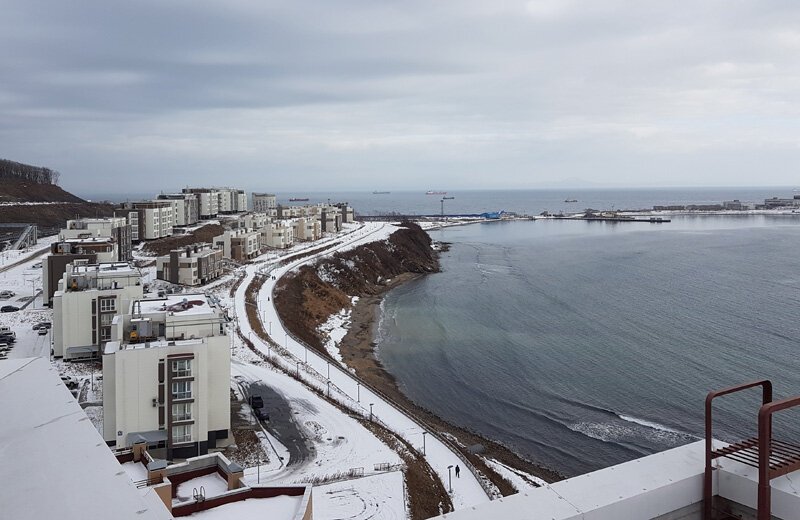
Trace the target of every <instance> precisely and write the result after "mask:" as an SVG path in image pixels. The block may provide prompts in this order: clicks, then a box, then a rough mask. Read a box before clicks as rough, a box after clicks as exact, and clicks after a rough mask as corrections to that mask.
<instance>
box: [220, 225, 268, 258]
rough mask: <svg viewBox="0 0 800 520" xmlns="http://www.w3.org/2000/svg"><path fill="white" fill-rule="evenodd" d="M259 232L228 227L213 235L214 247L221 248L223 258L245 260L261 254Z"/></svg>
mask: <svg viewBox="0 0 800 520" xmlns="http://www.w3.org/2000/svg"><path fill="white" fill-rule="evenodd" d="M260 237H261V233H260V232H258V231H248V230H246V229H233V230H231V229H229V230H227V231H225V233H223V234H221V235H218V236H216V237H214V247H216V248H217V249H222V252H223V255H224V257H225V258H230V259H233V260H236V261H237V262H246V261H248V260H252V259H253V258H255V257H257V256H258V255H259V254H261V239H260Z"/></svg>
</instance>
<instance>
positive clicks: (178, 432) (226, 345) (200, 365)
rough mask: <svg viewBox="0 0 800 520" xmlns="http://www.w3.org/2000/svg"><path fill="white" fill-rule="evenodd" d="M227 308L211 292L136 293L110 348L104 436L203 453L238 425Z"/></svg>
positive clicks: (170, 453) (178, 454)
mask: <svg viewBox="0 0 800 520" xmlns="http://www.w3.org/2000/svg"><path fill="white" fill-rule="evenodd" d="M227 321H228V318H227V315H226V314H225V312H224V311H223V310H222V309H221V308H220V307H219V306H217V305H216V304H215V303H214V302H213V301H212V300H210V299H208V298H207V297H206V296H205V295H203V294H188V295H179V296H170V297H167V298H158V299H146V300H136V301H133V302H131V304H130V309H129V311H128V312H127V313H126V314H124V315H121V316H118V317H117V319H116V320H115V321H114V325H113V329H114V331H113V336H114V340H113V341H111V342H109V343H107V344H106V346H105V349H104V350H103V431H104V434H103V437H104V439H105V441H106V443H107V444H108V445H109V446H115V447H117V448H121V447H125V446H130V445H132V444H134V443H136V442H142V441H143V442H145V443H147V444H148V446H153V447H164V448H166V451H167V458H168V459H172V458H186V457H191V456H194V455H198V454H200V455H202V454H204V453H207V452H208V449H209V448H216V447H217V446H218V443H219V441H223V440H224V439H227V438H228V433H229V431H230V377H231V364H230V338H229V337H228V330H227Z"/></svg>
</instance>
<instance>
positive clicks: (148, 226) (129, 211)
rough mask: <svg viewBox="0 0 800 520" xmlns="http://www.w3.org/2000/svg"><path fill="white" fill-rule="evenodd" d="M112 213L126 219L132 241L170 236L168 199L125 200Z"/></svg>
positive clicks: (170, 220) (171, 215) (171, 216)
mask: <svg viewBox="0 0 800 520" xmlns="http://www.w3.org/2000/svg"><path fill="white" fill-rule="evenodd" d="M114 214H115V216H124V217H126V218H127V219H128V223H129V224H130V226H131V239H132V241H133V242H141V241H142V240H156V239H158V238H164V237H168V236H172V223H173V214H172V204H171V202H170V201H168V200H151V201H142V202H125V203H123V204H122V207H121V208H119V209H117V210H115V211H114Z"/></svg>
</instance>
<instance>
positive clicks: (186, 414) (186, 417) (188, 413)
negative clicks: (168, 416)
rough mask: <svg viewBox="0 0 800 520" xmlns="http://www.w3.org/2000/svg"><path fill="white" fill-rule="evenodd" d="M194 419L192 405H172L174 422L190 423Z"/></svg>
mask: <svg viewBox="0 0 800 520" xmlns="http://www.w3.org/2000/svg"><path fill="white" fill-rule="evenodd" d="M191 419H192V403H180V404H173V405H172V420H173V421H190V420H191Z"/></svg>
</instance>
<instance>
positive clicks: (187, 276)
mask: <svg viewBox="0 0 800 520" xmlns="http://www.w3.org/2000/svg"><path fill="white" fill-rule="evenodd" d="M222 258H223V251H222V250H221V249H214V248H213V246H212V245H211V244H207V243H206V244H194V245H191V246H187V247H184V248H181V249H173V250H172V251H170V253H169V254H168V255H164V256H159V257H158V258H157V259H156V277H158V278H159V279H161V280H166V281H168V282H172V283H179V284H182V285H202V284H206V283H208V282H210V281H211V280H215V279H216V278H219V277H220V276H221V275H222Z"/></svg>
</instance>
